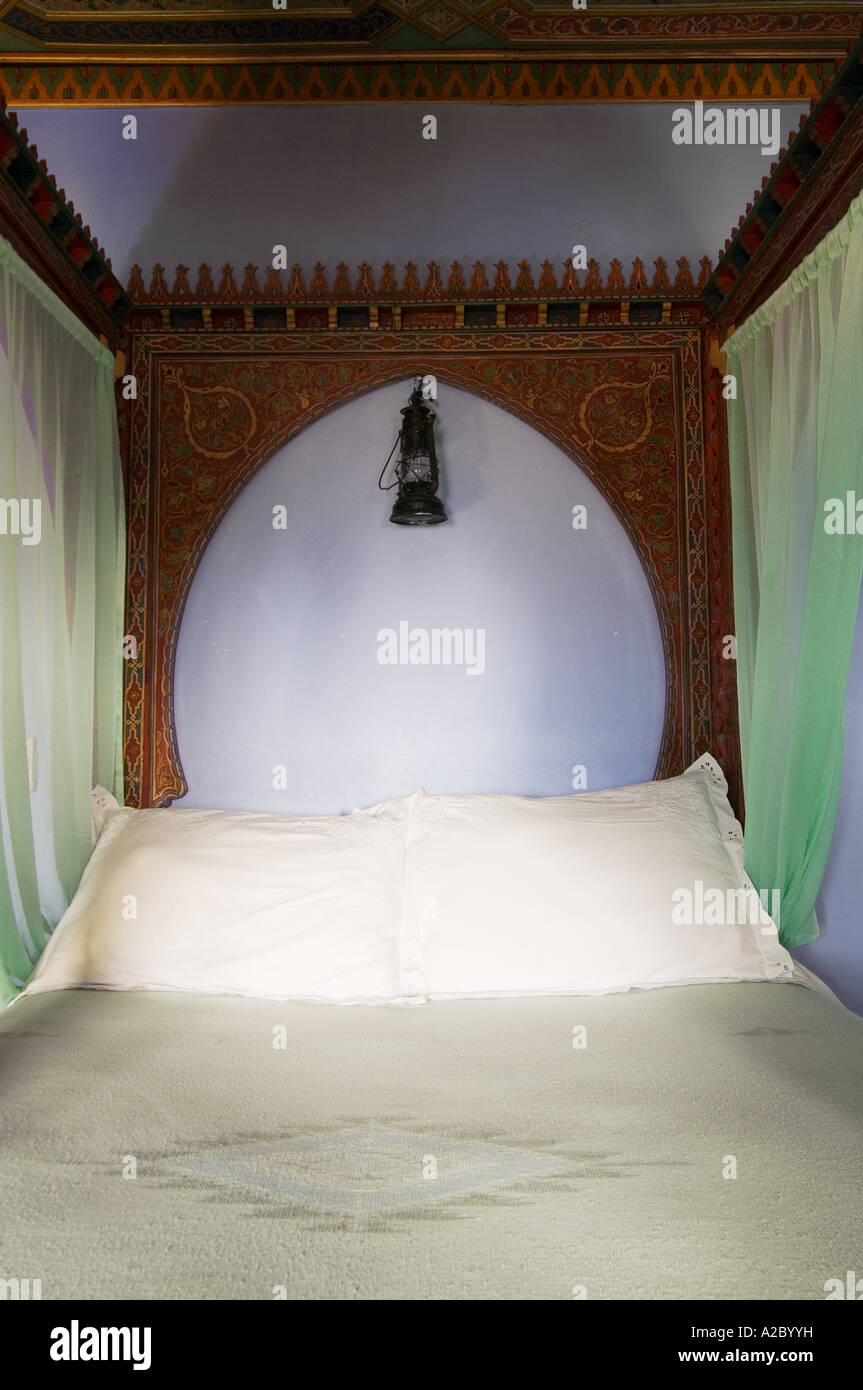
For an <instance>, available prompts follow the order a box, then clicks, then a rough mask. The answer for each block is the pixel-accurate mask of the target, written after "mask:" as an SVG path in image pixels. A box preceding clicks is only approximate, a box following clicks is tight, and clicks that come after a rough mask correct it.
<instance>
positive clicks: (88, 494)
mask: <svg viewBox="0 0 863 1390" xmlns="http://www.w3.org/2000/svg"><path fill="white" fill-rule="evenodd" d="M124 560H125V527H124V511H123V488H122V476H121V471H120V461H119V449H118V440H117V423H116V410H115V403H114V388H113V370H112V357H111V353H110V352H109V351H108V349H107V348H105V347H103V346H102V345H101V344H100V343H99V342H98V341H97V340H96V338H94V337H93V335H92V334H91V333H90V332H88V330H87V329H86V328H85V327H84V326H83V324H81V323H80V322H79V320H78V319H77V318H76V317H75V315H74V314H72V313H71V311H70V310H68V309H67V308H66V306H65V305H64V304H63V303H62V302H61V301H60V300H59V299H58V298H57V297H56V296H55V295H54V294H52V293H51V291H50V290H49V289H48V288H47V287H46V286H45V285H44V284H43V283H42V281H41V280H39V278H38V277H37V276H36V275H35V274H34V273H33V271H31V270H30V268H29V266H27V265H26V264H25V262H24V261H22V260H21V258H20V257H19V256H18V255H17V254H16V253H15V251H14V250H13V249H12V247H11V246H10V245H9V244H8V242H6V241H5V240H4V239H3V238H0V832H2V852H0V1000H2V1001H3V1002H8V1000H9V999H10V998H12V997H13V995H14V994H15V993H16V991H17V990H18V989H19V988H20V986H21V985H22V984H23V983H24V982H25V981H26V979H27V976H28V975H29V974H30V971H31V970H32V968H33V965H34V964H35V962H36V960H37V958H38V956H39V954H40V952H41V950H42V948H43V947H44V945H45V942H46V940H47V936H48V933H49V932H50V931H51V929H52V927H53V926H55V925H56V923H57V921H58V920H59V918H60V916H61V915H62V912H63V910H64V908H65V906H66V904H67V903H68V901H69V899H70V897H71V896H72V894H73V893H74V891H75V889H76V887H77V884H78V880H79V879H80V876H81V872H82V870H83V868H84V865H85V863H86V861H87V857H88V855H89V853H90V806H89V802H90V788H91V786H92V785H93V784H94V782H100V783H102V785H103V786H106V787H108V788H109V789H110V790H111V791H113V792H114V794H115V795H116V796H117V797H118V798H119V799H121V800H122V747H121V710H122V635H123V592H124V580H123V571H124ZM28 741H29V743H30V750H31V754H32V758H31V761H32V765H33V767H34V771H35V785H34V786H33V788H32V790H31V777H30V774H29V771H28Z"/></svg>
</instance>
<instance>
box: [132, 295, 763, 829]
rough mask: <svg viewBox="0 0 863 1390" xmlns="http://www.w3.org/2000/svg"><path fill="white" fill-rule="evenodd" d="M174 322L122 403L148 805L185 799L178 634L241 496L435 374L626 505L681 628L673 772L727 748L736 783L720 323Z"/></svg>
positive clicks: (146, 350) (141, 763)
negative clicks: (367, 403) (241, 326)
mask: <svg viewBox="0 0 863 1390" xmlns="http://www.w3.org/2000/svg"><path fill="white" fill-rule="evenodd" d="M240 322H242V317H240ZM331 322H332V320H331V319H330V323H331ZM163 323H164V321H163V320H162V324H161V325H160V326H163ZM159 324H160V321H159V319H158V317H157V318H156V319H155V320H154V321H152V326H151V324H149V323H147V321H146V320H144V321H143V323H142V327H143V329H144V331H138V332H136V333H135V336H134V338H133V369H134V373H135V377H136V381H137V391H138V396H137V399H136V400H135V401H134V402H124V404H123V407H122V408H123V409H124V410H125V411H127V412H128V414H127V415H126V425H127V437H126V445H127V449H128V458H129V477H128V504H129V571H128V617H127V632H128V633H129V634H131V635H132V636H134V637H135V638H136V643H137V654H136V656H135V657H134V658H132V659H130V660H128V661H127V664H126V716H125V747H126V786H127V791H126V797H127V802H128V803H129V804H132V805H167V804H169V803H170V802H171V801H172V800H173V799H175V798H176V797H179V796H182V795H183V793H184V792H185V791H186V789H187V788H186V782H185V778H184V775H183V769H182V761H181V750H180V749H179V747H178V744H177V735H176V727H175V722H174V708H173V693H174V692H173V682H174V660H175V654H176V648H177V639H178V634H179V629H180V623H181V619H182V615H183V609H184V605H185V601H186V597H187V594H188V592H189V588H190V586H191V583H192V579H193V578H194V575H195V571H196V569H197V566H198V564H199V562H200V559H201V556H202V555H203V553H204V550H205V548H206V546H207V543H208V541H209V540H210V538H211V536H212V535H213V533H214V531H215V529H216V527H217V526H218V524H219V522H220V521H221V519H222V517H223V516H224V515H225V513H226V511H227V509H228V508H229V506H230V505H231V502H232V501H233V500H234V498H235V497H236V496H237V494H238V493H239V492H240V490H241V489H242V488H243V487H244V485H245V484H246V483H247V482H248V481H249V479H250V478H251V477H252V476H253V475H254V474H255V472H256V471H257V470H258V469H259V468H260V467H261V466H262V465H263V464H264V463H265V462H266V461H267V460H268V459H269V458H270V457H272V455H273V454H274V453H275V452H276V451H277V449H279V448H280V446H281V445H283V444H284V443H285V442H286V441H287V440H289V439H291V438H292V437H293V436H294V435H296V434H297V433H299V432H300V431H301V430H302V429H304V428H305V426H307V425H308V424H310V423H311V422H312V421H314V420H316V419H318V418H320V417H321V416H322V415H324V414H325V413H326V412H327V411H329V410H332V409H333V408H334V407H336V406H338V405H341V404H343V403H344V402H346V401H348V400H350V399H352V398H354V397H356V396H358V395H361V394H364V393H365V392H367V391H370V390H374V389H375V388H376V387H379V386H382V385H385V384H386V383H388V382H392V381H394V380H400V379H407V378H410V377H412V376H417V375H419V374H421V373H423V372H434V373H435V374H436V375H437V376H438V377H439V378H440V379H441V380H443V381H446V382H448V383H451V384H452V385H455V386H458V387H460V388H462V389H464V390H466V391H469V392H473V393H474V394H476V395H478V396H481V397H484V398H485V399H487V400H490V401H492V402H494V403H495V404H497V405H499V406H501V407H503V408H504V409H505V410H508V411H510V412H511V413H512V414H514V415H516V416H518V417H519V418H520V419H522V420H523V421H525V422H526V423H527V424H529V425H531V426H533V428H535V429H537V430H539V431H540V433H542V434H544V435H545V436H547V437H548V438H549V439H550V440H552V441H553V442H554V443H555V444H557V445H558V446H559V447H560V448H561V449H563V450H564V452H566V453H567V454H568V455H569V456H570V457H571V458H572V459H573V461H574V462H575V463H576V464H578V465H579V466H580V467H581V468H582V469H583V470H584V472H585V473H586V474H587V476H588V477H589V478H590V479H591V481H592V482H594V483H595V485H596V486H597V487H598V488H599V490H600V491H601V492H602V493H603V494H604V496H605V497H606V498H607V500H608V501H609V503H610V504H611V506H612V507H613V509H614V511H615V513H616V514H617V516H618V517H619V519H620V521H621V522H622V524H623V526H624V527H625V529H626V532H627V534H628V535H629V537H630V540H631V541H632V544H633V545H634V547H635V549H636V551H637V553H638V555H639V557H640V559H641V562H642V564H643V566H644V569H645V573H646V575H647V578H648V581H649V583H650V587H651V591H652V594H653V598H654V602H655V605H656V611H657V615H658V618H659V624H660V629H661V633H662V641H663V648H664V654H665V675H666V708H665V721H664V729H663V735H662V742H661V751H660V755H659V759H658V764H657V769H656V775H657V776H669V775H673V774H675V773H677V772H680V771H682V769H683V768H684V767H685V766H686V765H687V763H688V762H690V761H691V760H692V759H693V758H694V757H696V756H698V755H699V754H700V753H702V752H703V751H704V750H706V749H713V751H714V752H715V753H716V755H717V756H718V757H719V758H720V759H721V760H722V761H723V762H724V765H725V766H726V768H727V771H728V773H729V782H730V786H731V790H732V795H733V796H736V791H737V776H738V774H737V738H736V718H735V712H736V705H735V699H734V664H733V662H730V661H725V660H723V640H724V637H725V635H726V634H728V633H730V632H733V626H732V621H731V590H730V563H729V557H728V533H727V514H728V505H727V493H726V486H725V471H724V456H723V449H722V440H721V410H720V408H719V405H720V402H719V389H718V388H719V383H720V378H719V377H718V374H717V373H716V372H715V371H711V369H710V368H709V367H708V366H707V365H706V352H705V339H706V330H705V328H704V327H703V326H701V325H694V326H686V325H681V326H674V325H658V326H645V327H631V326H628V325H620V326H618V327H609V328H595V329H592V328H586V329H580V328H571V329H567V330H565V331H554V330H552V329H549V328H547V327H542V328H539V327H538V326H532V327H528V328H525V329H518V328H507V327H503V328H500V327H494V328H476V329H467V328H459V329H458V330H456V331H446V330H440V329H431V330H430V329H415V330H404V329H402V330H401V331H395V330H393V331H388V330H382V329H381V328H377V329H373V330H371V331H366V330H363V329H352V330H347V331H345V330H340V329H338V328H336V329H335V331H331V330H330V329H329V328H328V329H326V330H322V329H320V328H315V329H312V330H310V331H299V330H297V329H295V330H294V331H292V332H262V331H243V332H231V331H222V332H219V333H218V334H217V333H211V332H207V333H196V332H185V331H182V330H180V331H177V330H176V329H170V330H169V331H157V325H159ZM385 423H386V422H384V424H385ZM384 432H386V430H385V431H384Z"/></svg>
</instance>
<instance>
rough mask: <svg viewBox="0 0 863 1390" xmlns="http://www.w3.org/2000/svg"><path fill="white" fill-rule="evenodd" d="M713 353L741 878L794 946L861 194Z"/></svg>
mask: <svg viewBox="0 0 863 1390" xmlns="http://www.w3.org/2000/svg"><path fill="white" fill-rule="evenodd" d="M726 351H727V353H728V372H729V373H730V374H733V375H734V376H735V377H736V379H737V399H736V400H734V401H729V406H728V420H729V457H730V465H731V495H732V517H733V547H734V606H735V626H736V632H737V680H738V694H739V701H740V737H741V751H742V758H743V784H744V794H745V798H746V868H747V871H748V873H749V875H750V877H751V878H752V879H753V881H754V883H755V885H756V887H758V888H759V889H771V890H772V889H774V888H777V889H779V892H780V904H781V923H780V937H781V939H782V941H783V942H784V943H785V945H786V946H797V945H800V944H802V943H803V942H805V941H811V940H812V939H813V937H815V936H817V934H818V924H817V920H816V917H815V900H816V897H817V895H818V889H819V887H820V884H821V879H822V877H823V874H824V868H825V865H826V863H827V858H828V855H829V853H830V842H831V839H832V836H833V827H834V823H835V819H836V809H837V806H838V801H839V785H840V779H841V775H842V753H843V742H844V713H845V687H846V684H847V679H848V668H849V663H850V657H851V646H852V642H853V638H854V630H855V624H856V620H857V610H858V603H859V597H860V581H861V574H863V515H861V517H860V519H859V525H860V534H858V533H857V531H856V527H855V525H854V519H855V518H856V510H855V509H856V503H857V502H858V501H859V502H861V503H863V194H861V195H860V196H859V197H858V198H856V199H855V201H854V202H853V203H852V205H851V207H850V209H849V211H848V213H847V214H846V216H845V217H844V219H843V220H842V222H840V223H839V225H838V226H837V227H835V228H834V229H833V231H832V232H830V234H829V235H828V236H827V237H825V239H824V240H823V241H822V242H821V243H820V244H819V245H818V246H817V247H816V249H815V251H813V252H812V254H811V255H809V256H807V257H806V259H805V260H804V261H803V262H802V264H801V265H800V266H799V267H798V268H797V269H796V270H795V271H794V273H793V274H792V275H791V276H790V278H789V279H788V280H787V281H786V282H785V283H784V284H783V285H782V286H781V288H780V289H779V290H777V292H776V293H775V294H774V295H773V296H772V297H771V298H770V299H769V300H768V301H767V302H766V303H765V304H764V305H763V306H762V307H761V308H760V309H759V310H758V311H757V312H756V313H755V314H753V315H752V317H751V318H749V319H747V321H746V322H745V323H744V324H743V326H742V327H741V328H740V329H739V330H738V331H737V332H736V333H735V334H733V335H732V337H731V338H729V340H728V342H727V343H726ZM839 504H841V510H842V514H843V516H844V517H848V518H849V519H851V520H852V527H851V528H848V526H847V525H845V527H844V533H843V531H842V530H840V529H839V528H837V525H836V516H837V514H838V512H839ZM861 513H863V507H861Z"/></svg>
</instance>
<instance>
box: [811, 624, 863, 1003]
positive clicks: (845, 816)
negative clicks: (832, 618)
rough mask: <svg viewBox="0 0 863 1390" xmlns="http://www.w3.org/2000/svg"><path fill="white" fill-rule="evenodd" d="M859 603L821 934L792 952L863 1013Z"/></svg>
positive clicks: (862, 629) (862, 641) (862, 630)
mask: <svg viewBox="0 0 863 1390" xmlns="http://www.w3.org/2000/svg"><path fill="white" fill-rule="evenodd" d="M861 851H863V604H861V608H860V613H859V615H858V618H857V632H856V636H855V639H854V650H853V653H852V657H851V672H850V675H849V678H848V690H847V694H846V699H845V762H844V768H843V774H842V793H841V796H840V799H839V814H838V817H837V821H836V833H835V835H834V838H833V847H832V850H831V853H830V859H829V860H828V863H827V872H826V873H825V875H824V882H823V884H822V887H821V895H820V897H819V899H818V902H817V904H816V912H817V914H818V922H819V925H820V927H821V934H820V936H819V937H818V938H817V940H815V941H813V942H811V943H810V944H809V945H808V946H804V947H801V949H800V950H799V951H795V952H794V954H795V955H796V956H799V958H800V959H801V960H802V961H803V963H804V964H805V965H808V966H809V968H810V969H811V970H814V971H815V972H816V974H818V975H821V976H822V978H823V979H825V980H826V981H827V983H828V984H829V985H830V986H831V988H832V989H834V990H835V991H836V993H837V994H838V995H839V997H840V999H842V1000H843V1001H844V1003H846V1004H847V1005H848V1007H849V1008H851V1009H854V1010H855V1011H856V1012H857V1013H859V1014H863V910H861V899H860V856H861Z"/></svg>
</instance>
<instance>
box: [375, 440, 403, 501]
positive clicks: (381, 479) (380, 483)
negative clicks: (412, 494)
mask: <svg viewBox="0 0 863 1390" xmlns="http://www.w3.org/2000/svg"><path fill="white" fill-rule="evenodd" d="M401 437H402V432H401V430H399V432H398V434H397V435H396V442H395V444H394V445H393V447H392V448H391V449H390V457H389V458H388V459H387V461H386V463H385V464H384V466H383V468H382V469H381V476H380V477H379V478H378V487H379V488H380V490H381V492H392V490H393V488H394V487H396V486H397V485H398V481H399V480H398V477H396V479H395V481H394V482H392V483H390V484H389V485H388V486H387V487H384V474H385V473H386V471H387V469H388V468H389V466H390V459H392V456H393V454H394V453H395V451H396V449H397V448H398V447H399V442H400V440H401Z"/></svg>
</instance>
